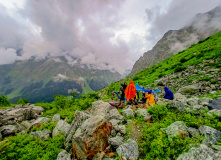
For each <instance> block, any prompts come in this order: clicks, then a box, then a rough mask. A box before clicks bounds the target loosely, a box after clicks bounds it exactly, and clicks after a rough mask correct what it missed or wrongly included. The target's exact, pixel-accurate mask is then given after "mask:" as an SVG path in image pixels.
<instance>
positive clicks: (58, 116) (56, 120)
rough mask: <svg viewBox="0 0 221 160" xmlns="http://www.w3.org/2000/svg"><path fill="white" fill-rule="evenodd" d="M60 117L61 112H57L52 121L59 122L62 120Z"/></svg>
mask: <svg viewBox="0 0 221 160" xmlns="http://www.w3.org/2000/svg"><path fill="white" fill-rule="evenodd" d="M60 119H61V117H60V114H59V113H57V114H55V115H54V116H53V117H52V119H51V121H52V122H56V123H57V122H58V121H60Z"/></svg>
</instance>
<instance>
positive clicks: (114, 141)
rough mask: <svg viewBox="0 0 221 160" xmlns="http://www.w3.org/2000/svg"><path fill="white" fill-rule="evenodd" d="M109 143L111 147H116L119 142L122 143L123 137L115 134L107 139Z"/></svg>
mask: <svg viewBox="0 0 221 160" xmlns="http://www.w3.org/2000/svg"><path fill="white" fill-rule="evenodd" d="M108 143H109V145H111V146H112V147H113V148H115V149H116V148H118V147H119V146H120V145H121V144H123V137H120V136H116V137H113V138H109V139H108Z"/></svg>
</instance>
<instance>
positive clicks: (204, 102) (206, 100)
mask: <svg viewBox="0 0 221 160" xmlns="http://www.w3.org/2000/svg"><path fill="white" fill-rule="evenodd" d="M211 100H212V99H210V98H206V97H203V98H201V99H199V104H200V105H203V106H209V101H211Z"/></svg>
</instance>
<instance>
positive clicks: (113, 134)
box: [111, 129, 117, 137]
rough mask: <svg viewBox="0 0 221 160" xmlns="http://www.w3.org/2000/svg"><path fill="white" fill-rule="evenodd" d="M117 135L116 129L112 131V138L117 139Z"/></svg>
mask: <svg viewBox="0 0 221 160" xmlns="http://www.w3.org/2000/svg"><path fill="white" fill-rule="evenodd" d="M116 135H117V131H116V130H115V129H113V130H112V131H111V136H112V137H115V136H116Z"/></svg>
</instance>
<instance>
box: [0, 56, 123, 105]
mask: <svg viewBox="0 0 221 160" xmlns="http://www.w3.org/2000/svg"><path fill="white" fill-rule="evenodd" d="M0 75H1V77H0V94H3V95H6V96H7V97H9V98H10V100H11V101H12V102H13V103H15V102H16V101H17V100H18V99H19V98H21V97H22V98H26V99H28V100H29V101H30V102H31V103H35V102H38V101H41V102H51V101H53V98H54V96H56V95H58V94H61V95H64V96H67V95H70V93H71V92H75V93H76V94H77V96H79V94H81V93H88V92H92V91H97V90H98V89H101V88H102V87H104V86H107V85H108V84H110V83H112V82H115V81H117V80H119V79H120V78H121V74H119V73H118V72H116V71H110V70H99V69H96V68H95V67H94V66H90V65H80V64H79V63H78V64H75V65H70V64H68V62H67V60H66V59H65V57H53V58H46V59H44V60H36V59H34V58H33V59H30V60H26V61H17V62H15V63H13V64H7V65H0Z"/></svg>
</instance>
